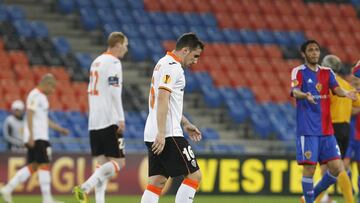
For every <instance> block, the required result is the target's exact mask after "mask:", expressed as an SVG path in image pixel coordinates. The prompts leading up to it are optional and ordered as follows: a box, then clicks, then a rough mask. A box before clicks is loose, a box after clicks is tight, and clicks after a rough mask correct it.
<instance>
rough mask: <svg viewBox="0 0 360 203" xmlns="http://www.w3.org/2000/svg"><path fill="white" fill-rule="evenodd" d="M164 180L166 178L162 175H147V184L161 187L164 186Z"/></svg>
mask: <svg viewBox="0 0 360 203" xmlns="http://www.w3.org/2000/svg"><path fill="white" fill-rule="evenodd" d="M166 181H167V178H166V177H164V176H151V177H149V182H148V184H149V185H153V186H156V187H158V188H161V189H162V188H164V187H165V184H166Z"/></svg>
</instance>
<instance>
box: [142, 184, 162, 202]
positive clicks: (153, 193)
mask: <svg viewBox="0 0 360 203" xmlns="http://www.w3.org/2000/svg"><path fill="white" fill-rule="evenodd" d="M160 194H161V188H158V187H156V186H154V185H148V186H147V188H146V190H145V191H144V194H143V196H142V197H141V203H158V202H159V196H160Z"/></svg>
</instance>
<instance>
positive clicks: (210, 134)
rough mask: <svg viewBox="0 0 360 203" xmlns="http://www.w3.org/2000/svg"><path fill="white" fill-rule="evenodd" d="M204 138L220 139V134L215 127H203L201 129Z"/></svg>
mask: <svg viewBox="0 0 360 203" xmlns="http://www.w3.org/2000/svg"><path fill="white" fill-rule="evenodd" d="M200 131H201V134H202V137H203V139H204V140H219V138H220V136H219V134H218V133H217V132H216V131H215V130H214V129H213V128H201V129H200Z"/></svg>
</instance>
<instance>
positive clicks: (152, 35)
mask: <svg viewBox="0 0 360 203" xmlns="http://www.w3.org/2000/svg"><path fill="white" fill-rule="evenodd" d="M139 32H140V34H141V37H142V38H143V39H150V40H158V39H160V37H159V36H158V35H157V33H156V30H155V28H154V26H152V25H147V24H141V25H139Z"/></svg>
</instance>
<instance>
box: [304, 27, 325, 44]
mask: <svg viewBox="0 0 360 203" xmlns="http://www.w3.org/2000/svg"><path fill="white" fill-rule="evenodd" d="M305 35H306V38H308V39H314V40H316V41H317V42H319V43H320V44H321V45H323V44H324V43H325V40H324V38H323V37H322V33H320V32H317V31H316V30H306V31H305Z"/></svg>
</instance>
